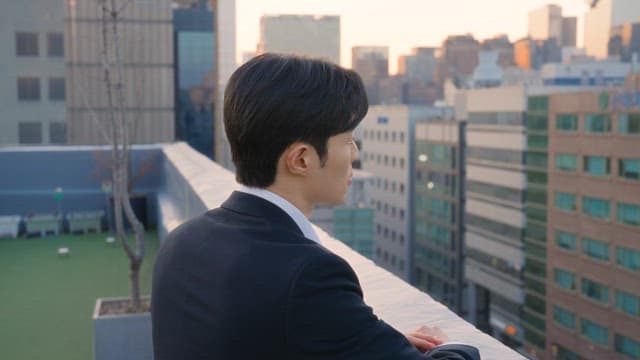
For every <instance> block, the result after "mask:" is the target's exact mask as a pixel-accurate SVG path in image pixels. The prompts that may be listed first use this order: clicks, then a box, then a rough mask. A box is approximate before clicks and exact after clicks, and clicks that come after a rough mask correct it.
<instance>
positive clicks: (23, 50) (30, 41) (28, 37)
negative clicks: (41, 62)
mask: <svg viewBox="0 0 640 360" xmlns="http://www.w3.org/2000/svg"><path fill="white" fill-rule="evenodd" d="M16 56H38V33H31V32H17V33H16Z"/></svg>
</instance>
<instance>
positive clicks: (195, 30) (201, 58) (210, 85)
mask: <svg viewBox="0 0 640 360" xmlns="http://www.w3.org/2000/svg"><path fill="white" fill-rule="evenodd" d="M213 19H214V14H213V12H212V11H211V9H210V8H209V6H208V1H207V0H200V1H198V2H194V3H192V4H191V5H189V6H182V7H178V8H174V9H173V31H174V34H173V39H174V51H175V54H174V61H175V72H174V73H175V76H176V78H175V82H174V84H175V87H176V89H175V101H176V103H175V106H176V110H175V136H176V140H179V141H185V142H187V143H188V144H189V145H190V146H191V147H193V148H194V149H196V150H198V151H199V152H200V153H202V154H204V155H206V156H208V157H209V158H213V155H214V154H213V152H214V145H213V140H214V132H213V129H214V116H213V115H214V112H213V109H214V106H213V104H214V101H215V100H214V81H215V80H214V79H215V76H214V73H213V72H214V71H215V69H214V64H215V61H214V60H215V59H214V56H215V48H214V47H215V34H214V33H213Z"/></svg>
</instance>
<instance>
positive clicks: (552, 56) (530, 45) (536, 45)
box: [513, 37, 562, 70]
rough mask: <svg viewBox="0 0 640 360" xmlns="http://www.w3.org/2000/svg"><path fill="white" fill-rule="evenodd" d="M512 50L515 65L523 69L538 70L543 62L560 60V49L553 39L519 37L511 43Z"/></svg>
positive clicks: (557, 61)
mask: <svg viewBox="0 0 640 360" xmlns="http://www.w3.org/2000/svg"><path fill="white" fill-rule="evenodd" d="M513 52H514V54H513V57H514V61H515V63H516V66H518V67H520V68H521V69H525V70H539V69H540V67H542V65H544V64H547V63H559V62H560V61H561V60H562V49H561V48H560V47H559V46H558V43H557V41H556V40H554V39H545V40H534V39H532V38H528V37H527V38H524V39H520V40H518V41H516V42H515V43H514V44H513Z"/></svg>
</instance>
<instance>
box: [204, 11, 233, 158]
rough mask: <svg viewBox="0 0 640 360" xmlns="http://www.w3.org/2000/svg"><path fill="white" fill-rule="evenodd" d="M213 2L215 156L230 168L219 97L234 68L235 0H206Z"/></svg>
mask: <svg viewBox="0 0 640 360" xmlns="http://www.w3.org/2000/svg"><path fill="white" fill-rule="evenodd" d="M209 1H210V2H211V4H212V8H213V12H214V14H215V19H214V29H215V30H214V32H215V35H216V37H215V40H214V41H216V42H215V45H216V46H215V49H216V69H217V71H216V80H215V81H216V82H217V86H218V89H217V90H218V92H217V98H216V99H215V102H216V104H214V119H215V126H214V129H213V132H214V136H215V139H214V141H213V145H214V147H215V160H216V162H217V163H218V164H220V165H222V166H224V167H225V168H227V169H233V162H232V161H231V148H230V146H229V141H228V140H227V135H226V134H225V132H224V124H223V118H222V101H223V99H224V89H225V88H226V87H227V82H228V81H229V78H230V77H231V74H232V73H233V72H234V71H235V70H236V68H237V64H236V0H209Z"/></svg>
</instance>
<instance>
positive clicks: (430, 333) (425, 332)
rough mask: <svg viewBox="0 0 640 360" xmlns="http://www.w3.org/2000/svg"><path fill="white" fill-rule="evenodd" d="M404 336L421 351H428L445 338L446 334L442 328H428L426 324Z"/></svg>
mask: <svg viewBox="0 0 640 360" xmlns="http://www.w3.org/2000/svg"><path fill="white" fill-rule="evenodd" d="M404 336H405V337H406V338H407V340H409V342H410V343H411V345H413V346H415V347H416V348H418V350H420V351H422V352H425V351H429V350H431V349H433V348H434V347H436V346H438V345H440V344H442V342H443V341H444V340H446V335H444V333H443V332H442V330H440V329H438V328H437V327H433V328H430V327H428V326H421V327H419V328H418V329H416V330H414V331H412V332H410V333H408V334H405V335H404Z"/></svg>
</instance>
